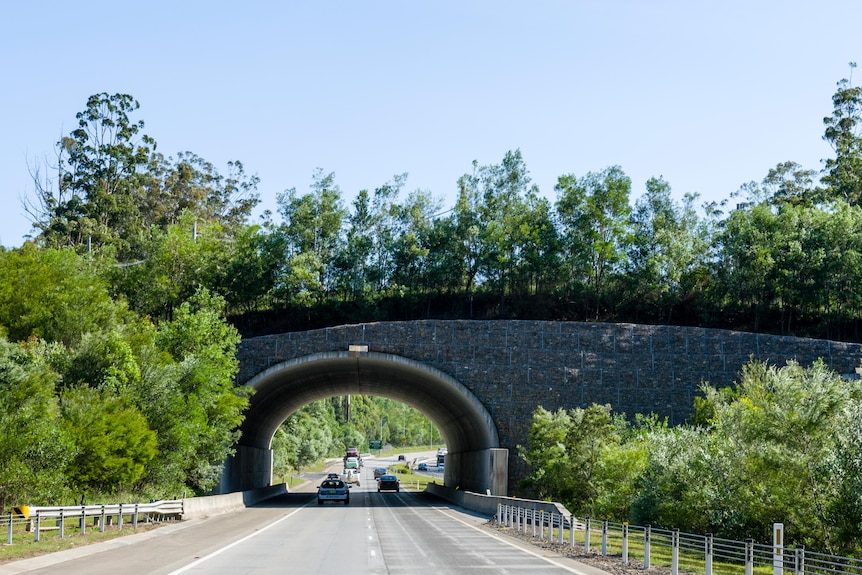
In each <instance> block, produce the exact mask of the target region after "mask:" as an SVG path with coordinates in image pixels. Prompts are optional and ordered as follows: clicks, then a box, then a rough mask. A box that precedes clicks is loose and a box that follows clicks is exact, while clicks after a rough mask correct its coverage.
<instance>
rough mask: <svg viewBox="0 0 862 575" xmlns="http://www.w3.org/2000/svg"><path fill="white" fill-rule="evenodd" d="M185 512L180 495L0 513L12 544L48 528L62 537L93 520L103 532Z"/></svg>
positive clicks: (83, 530) (84, 529)
mask: <svg viewBox="0 0 862 575" xmlns="http://www.w3.org/2000/svg"><path fill="white" fill-rule="evenodd" d="M182 514H183V501H182V500H181V499H176V500H166V501H154V502H151V503H120V504H113V505H78V506H67V507H41V506H40V507H29V508H15V509H14V510H13V511H12V512H10V513H8V514H5V515H4V516H0V530H5V531H6V543H7V544H8V545H12V543H13V541H14V539H15V537H16V536H17V537H27V538H30V537H32V538H33V540H34V541H39V540H40V539H41V537H42V535H43V534H44V533H45V532H53V531H57V532H58V535H59V537H60V538H63V537H65V536H66V533H67V532H69V531H77V532H79V533H82V534H83V533H86V532H87V523H88V522H89V521H90V520H92V526H93V528H94V529H98V530H99V531H101V532H104V531H105V529H106V527H108V526H109V525H110V526H114V525H115V526H116V528H117V529H122V528H123V526H124V525H126V524H130V525H131V526H132V528H137V527H138V524H139V523H159V522H162V521H171V520H178V519H181V518H182ZM24 534H26V535H24Z"/></svg>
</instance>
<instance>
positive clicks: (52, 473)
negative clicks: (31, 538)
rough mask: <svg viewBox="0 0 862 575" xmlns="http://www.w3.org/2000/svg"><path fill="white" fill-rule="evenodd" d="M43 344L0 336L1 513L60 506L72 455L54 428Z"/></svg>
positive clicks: (50, 381)
mask: <svg viewBox="0 0 862 575" xmlns="http://www.w3.org/2000/svg"><path fill="white" fill-rule="evenodd" d="M46 352H47V350H46V349H45V345H44V344H27V345H23V344H15V343H10V342H9V341H8V340H7V339H6V338H4V337H0V508H3V509H8V507H9V506H10V505H19V504H25V503H31V502H32V501H33V500H35V501H37V502H40V501H41V502H48V501H62V498H63V497H64V496H65V495H66V494H65V489H64V486H65V476H64V474H65V470H66V466H67V465H68V463H69V460H70V458H71V457H72V456H73V455H74V453H75V451H74V446H73V445H72V444H71V442H70V440H69V437H68V436H67V435H66V433H65V432H64V431H63V430H62V429H60V428H59V427H58V426H57V425H56V423H57V418H58V413H59V412H58V403H57V398H56V396H55V395H54V383H55V382H56V381H57V380H58V379H59V375H58V374H57V373H56V372H54V371H53V370H52V369H51V367H50V365H49V364H48V362H47V361H46V359H45V356H46Z"/></svg>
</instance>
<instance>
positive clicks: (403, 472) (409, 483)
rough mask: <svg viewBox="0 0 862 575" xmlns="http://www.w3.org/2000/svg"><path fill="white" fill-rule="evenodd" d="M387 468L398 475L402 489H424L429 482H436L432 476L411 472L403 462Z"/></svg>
mask: <svg viewBox="0 0 862 575" xmlns="http://www.w3.org/2000/svg"><path fill="white" fill-rule="evenodd" d="M389 468H390V469H391V470H392V471H394V472H395V474H396V475H397V476H398V480H399V481H401V488H402V489H404V490H409V491H424V490H425V487H426V486H427V485H428V484H429V483H436V482H437V481H436V480H435V479H434V478H433V477H428V476H427V475H420V474H417V473H413V471H412V470H411V469H410V468H409V467H407V465H406V464H404V463H397V464H395V465H390V466H389Z"/></svg>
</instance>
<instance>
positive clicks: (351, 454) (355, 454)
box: [346, 447, 359, 457]
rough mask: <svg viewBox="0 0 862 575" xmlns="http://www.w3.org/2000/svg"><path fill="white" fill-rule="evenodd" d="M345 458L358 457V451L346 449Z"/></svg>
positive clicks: (351, 448)
mask: <svg viewBox="0 0 862 575" xmlns="http://www.w3.org/2000/svg"><path fill="white" fill-rule="evenodd" d="M346 457H359V450H358V449H357V448H355V447H348V448H347V455H346Z"/></svg>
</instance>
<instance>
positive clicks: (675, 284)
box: [627, 178, 708, 321]
mask: <svg viewBox="0 0 862 575" xmlns="http://www.w3.org/2000/svg"><path fill="white" fill-rule="evenodd" d="M670 192H671V188H670V184H668V183H667V182H665V181H664V180H663V179H661V178H650V179H649V180H647V183H646V192H645V193H644V194H643V195H642V196H641V197H639V198H638V199H637V201H636V202H635V207H634V210H633V212H632V214H631V232H630V238H631V240H630V243H629V245H628V247H627V253H628V257H627V262H628V263H627V271H628V273H627V278H629V280H630V282H631V284H632V287H631V288H630V290H629V291H630V296H629V297H630V298H631V299H632V301H633V302H634V305H635V306H637V307H636V309H643V308H646V309H647V310H649V308H653V309H654V310H655V311H652V312H651V313H650V314H649V316H648V317H657V318H660V319H662V320H663V321H670V320H671V317H672V309H673V307H674V306H675V305H676V304H677V303H678V302H679V301H680V299H682V298H683V297H684V296H685V295H686V293H687V291H688V290H692V289H693V288H694V287H695V283H696V280H695V279H694V278H695V277H696V276H697V275H698V274H699V273H700V272H701V271H702V270H703V269H705V267H706V263H707V262H706V257H707V248H706V246H707V241H708V239H707V238H704V237H703V236H702V235H701V234H700V233H699V225H700V222H699V220H698V217H697V214H696V213H695V210H694V208H693V204H694V202H695V201H696V199H697V196H696V195H691V194H689V195H686V196H685V198H684V201H683V204H682V205H679V204H677V203H676V202H675V201H674V200H673V199H672V198H671V195H670Z"/></svg>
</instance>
